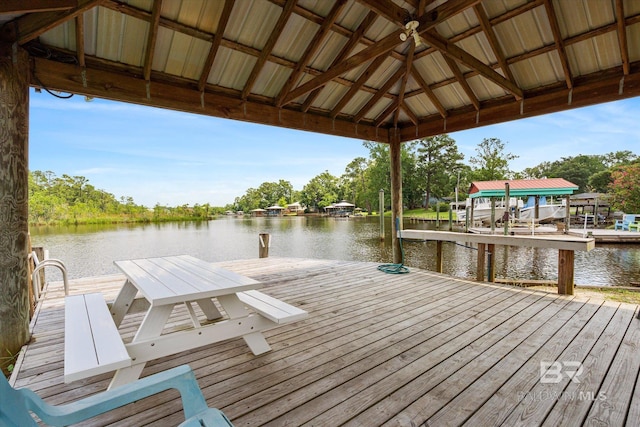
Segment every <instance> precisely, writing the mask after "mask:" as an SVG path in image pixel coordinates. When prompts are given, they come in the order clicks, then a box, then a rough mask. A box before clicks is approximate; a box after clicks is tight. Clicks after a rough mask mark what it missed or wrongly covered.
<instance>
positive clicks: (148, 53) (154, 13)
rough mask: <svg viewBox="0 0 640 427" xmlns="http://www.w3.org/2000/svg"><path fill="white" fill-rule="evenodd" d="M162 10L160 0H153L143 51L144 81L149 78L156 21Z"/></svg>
mask: <svg viewBox="0 0 640 427" xmlns="http://www.w3.org/2000/svg"><path fill="white" fill-rule="evenodd" d="M161 10H162V0H155V1H154V2H153V7H152V9H151V22H150V25H149V34H148V36H147V49H146V50H145V52H144V68H143V74H144V79H145V80H146V81H150V80H151V66H152V65H153V53H154V52H155V50H156V39H157V38H158V23H159V22H160V11H161Z"/></svg>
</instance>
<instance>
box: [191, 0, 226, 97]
mask: <svg viewBox="0 0 640 427" xmlns="http://www.w3.org/2000/svg"><path fill="white" fill-rule="evenodd" d="M233 5H234V0H225V2H224V7H223V9H222V14H221V15H220V20H219V21H218V28H217V29H216V35H215V37H214V38H213V41H212V42H211V47H210V48H209V53H208V54H207V59H206V60H205V62H204V67H202V73H201V74H200V78H199V79H198V90H199V91H200V92H203V91H204V87H205V86H206V84H207V79H208V78H209V73H211V68H212V67H213V61H214V60H215V59H216V55H217V54H218V49H219V48H220V44H221V43H222V38H223V36H224V32H225V30H226V29H227V24H228V23H229V17H230V16H231V10H232V9H233Z"/></svg>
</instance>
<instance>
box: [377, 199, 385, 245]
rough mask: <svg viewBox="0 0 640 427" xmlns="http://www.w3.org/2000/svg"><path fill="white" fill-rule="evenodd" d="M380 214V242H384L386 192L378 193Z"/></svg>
mask: <svg viewBox="0 0 640 427" xmlns="http://www.w3.org/2000/svg"><path fill="white" fill-rule="evenodd" d="M378 212H379V213H380V240H381V241H382V240H384V190H383V189H382V188H381V189H380V191H379V192H378Z"/></svg>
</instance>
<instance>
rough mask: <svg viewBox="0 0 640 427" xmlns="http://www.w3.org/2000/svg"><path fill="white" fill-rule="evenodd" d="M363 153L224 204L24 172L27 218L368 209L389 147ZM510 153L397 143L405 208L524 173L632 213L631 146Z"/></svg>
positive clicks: (380, 185) (639, 174)
mask: <svg viewBox="0 0 640 427" xmlns="http://www.w3.org/2000/svg"><path fill="white" fill-rule="evenodd" d="M363 145H364V147H366V148H367V149H368V150H369V155H368V157H367V158H365V157H357V158H355V159H353V160H352V161H351V162H350V163H349V164H348V165H347V166H346V168H345V171H344V173H343V174H342V175H341V176H334V175H332V174H330V173H329V172H328V171H325V172H322V173H320V174H319V175H317V176H315V177H313V178H312V179H311V180H310V181H309V182H308V183H307V184H306V185H304V187H303V188H302V189H300V190H296V189H294V188H293V185H292V184H291V183H290V182H289V181H286V180H284V179H281V180H279V181H278V182H264V183H262V184H260V186H258V187H257V188H249V189H248V190H246V192H245V194H243V195H242V196H239V197H236V199H235V201H234V203H232V204H229V205H227V206H224V207H216V206H211V205H210V204H209V203H204V204H195V205H193V206H190V205H188V204H185V205H180V206H174V207H171V206H163V205H160V204H156V205H155V206H154V207H153V208H149V207H146V206H142V205H138V204H136V203H135V202H134V200H133V198H131V197H124V196H123V197H120V198H119V199H118V198H116V197H115V196H114V195H113V194H111V193H108V192H106V191H104V190H99V189H96V188H95V187H94V186H93V185H91V184H90V183H89V181H88V180H87V178H85V177H82V176H69V175H66V174H65V175H62V176H56V175H55V174H54V173H53V172H51V171H46V172H43V171H33V172H30V173H29V223H30V224H32V225H37V224H54V223H55V224H87V223H118V222H160V221H174V220H206V219H209V218H211V217H213V216H215V215H219V214H223V213H224V212H225V211H228V210H234V211H244V212H250V211H251V210H253V209H258V208H263V209H264V208H266V207H269V206H272V205H279V206H283V207H286V205H287V204H290V203H294V202H300V203H301V204H303V205H304V206H306V207H307V208H308V209H309V210H312V211H321V210H322V209H323V208H324V207H326V206H328V205H330V204H333V203H336V202H338V201H341V200H347V201H349V202H351V203H354V204H355V205H356V206H358V207H360V208H363V209H366V210H367V211H369V212H371V211H373V210H376V208H377V206H378V200H379V192H380V190H383V191H384V194H385V206H386V207H389V206H390V205H391V191H390V189H391V178H390V171H391V165H390V157H389V146H388V145H387V144H381V143H376V142H370V141H365V142H363ZM516 158H517V156H516V155H514V154H512V153H510V152H508V151H507V149H506V144H505V143H504V142H502V141H501V140H499V139H497V138H486V139H484V140H483V141H482V142H480V143H479V144H478V146H477V147H476V154H475V155H474V156H472V157H470V158H469V160H468V162H465V159H464V155H462V154H461V153H460V152H459V150H458V147H457V145H456V142H455V140H454V139H453V138H451V137H450V136H449V135H447V134H443V135H438V136H434V137H430V138H424V139H420V140H416V141H412V142H407V143H404V144H402V147H401V166H402V181H403V182H402V197H403V205H404V206H406V207H407V208H408V209H416V208H420V207H425V208H429V207H430V206H431V205H432V204H433V201H434V200H442V199H445V198H450V199H453V198H454V196H455V192H456V190H457V191H458V197H459V199H460V200H464V198H465V197H466V191H467V190H468V189H469V186H470V184H471V182H472V181H491V180H502V179H526V178H544V177H547V178H564V179H566V180H568V181H570V182H572V183H574V184H576V185H577V186H578V187H579V190H578V192H599V193H607V195H608V197H609V201H610V203H611V204H612V206H613V207H614V208H615V209H618V210H621V211H623V212H640V158H639V157H638V155H636V154H634V153H632V152H631V151H617V152H612V153H609V154H604V155H578V156H575V157H563V158H561V159H560V160H556V161H547V162H543V163H541V164H539V165H537V166H535V167H532V168H527V169H525V170H523V171H518V172H517V171H513V170H511V169H510V166H509V162H510V161H511V160H514V159H516Z"/></svg>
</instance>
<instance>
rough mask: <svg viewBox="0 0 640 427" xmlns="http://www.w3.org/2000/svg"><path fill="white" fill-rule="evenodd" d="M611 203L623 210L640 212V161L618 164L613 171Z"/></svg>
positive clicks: (610, 185)
mask: <svg viewBox="0 0 640 427" xmlns="http://www.w3.org/2000/svg"><path fill="white" fill-rule="evenodd" d="M611 178H612V182H611V184H609V190H610V193H611V204H612V205H613V207H614V208H616V209H619V210H621V211H622V212H640V163H634V164H631V165H622V166H618V167H617V168H615V169H614V170H613V172H612V173H611Z"/></svg>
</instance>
